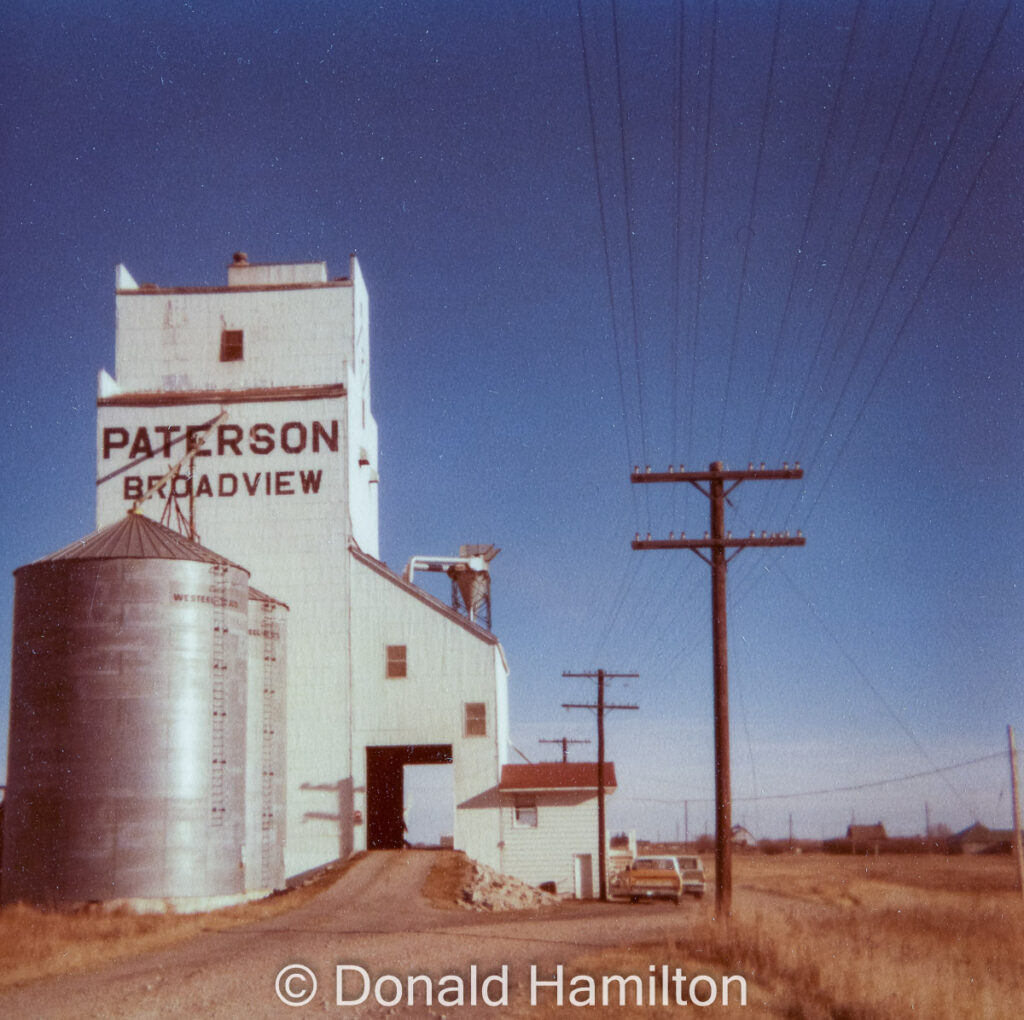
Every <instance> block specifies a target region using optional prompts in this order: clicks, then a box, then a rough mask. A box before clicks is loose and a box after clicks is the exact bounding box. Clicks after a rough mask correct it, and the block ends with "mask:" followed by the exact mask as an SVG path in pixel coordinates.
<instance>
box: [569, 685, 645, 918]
mask: <svg viewBox="0 0 1024 1020" xmlns="http://www.w3.org/2000/svg"><path fill="white" fill-rule="evenodd" d="M562 676H563V677H584V678H586V679H588V680H597V704H596V705H567V704H565V702H563V703H562V708H592V709H596V710H597V875H598V898H599V899H600V900H601V901H602V902H604V901H605V900H607V899H608V868H607V862H606V861H605V857H606V852H605V831H604V830H605V821H604V714H605V712H614V711H626V712H635V711H636V709H637V706H636V705H608V704H606V703H605V700H604V682H605V680H623V679H627V678H629V679H636V678H637V677H639V676H640V674H639V673H606V672H605V671H604V670H603V669H599V670H598V671H597V672H596V673H563V674H562Z"/></svg>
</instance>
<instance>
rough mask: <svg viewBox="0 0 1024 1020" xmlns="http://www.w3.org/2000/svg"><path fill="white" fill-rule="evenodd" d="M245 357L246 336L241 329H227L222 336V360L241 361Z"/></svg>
mask: <svg viewBox="0 0 1024 1020" xmlns="http://www.w3.org/2000/svg"><path fill="white" fill-rule="evenodd" d="M244 356H245V335H244V331H243V330H240V329H225V330H223V331H222V332H221V334H220V360H221V361H241V360H242V359H243V358H244Z"/></svg>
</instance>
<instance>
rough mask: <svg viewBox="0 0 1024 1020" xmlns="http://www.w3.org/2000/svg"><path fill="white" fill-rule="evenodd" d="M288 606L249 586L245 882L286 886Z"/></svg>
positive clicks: (260, 888) (261, 888) (260, 887)
mask: <svg viewBox="0 0 1024 1020" xmlns="http://www.w3.org/2000/svg"><path fill="white" fill-rule="evenodd" d="M287 623H288V607H287V606H286V605H285V604H284V603H283V602H279V601H278V600H277V599H273V598H271V597H270V596H269V595H265V594H264V593H263V592H261V591H257V590H256V589H255V588H250V589H249V699H248V714H249V724H248V734H247V737H246V754H247V766H246V789H247V791H248V793H247V798H246V838H245V887H246V890H247V891H249V892H254V893H255V892H271V891H273V890H274V889H283V888H284V884H285V882H284V879H285V875H284V842H285V806H286V805H285V798H286V796H287V784H286V781H285V763H286V761H287V746H286V742H285V714H286V707H285V693H286V691H285V681H286V677H287V663H286V659H285V648H286V645H287V641H286V637H287Z"/></svg>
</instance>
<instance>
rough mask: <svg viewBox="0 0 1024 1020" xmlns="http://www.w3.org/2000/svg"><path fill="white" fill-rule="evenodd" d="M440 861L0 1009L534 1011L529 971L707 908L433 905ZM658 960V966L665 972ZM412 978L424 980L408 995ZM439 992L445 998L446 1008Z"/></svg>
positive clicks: (355, 876)
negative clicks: (426, 888)
mask: <svg viewBox="0 0 1024 1020" xmlns="http://www.w3.org/2000/svg"><path fill="white" fill-rule="evenodd" d="M432 863H433V855H432V854H431V853H429V852H415V851H392V852H376V853H372V854H369V855H367V856H366V857H365V858H363V859H362V860H360V861H358V862H356V864H355V865H354V866H353V867H352V868H351V869H350V870H349V871H348V872H347V873H346V874H345V875H343V876H342V878H341V879H340V880H339V881H338V882H336V883H335V884H334V885H333V886H331V887H330V888H328V889H327V890H325V891H324V892H323V893H322V894H321V895H320V896H318V897H317V898H315V899H314V900H312V901H311V902H309V903H307V904H306V905H304V906H301V907H298V908H296V909H295V910H294V911H291V912H288V913H284V914H281V915H279V916H277V917H275V918H273V919H272V920H270V921H266V922H262V923H259V924H255V925H252V926H247V927H242V928H235V929H231V930H227V931H220V932H208V933H204V934H203V935H201V936H199V937H197V938H195V939H193V940H191V941H190V942H188V943H185V944H182V945H180V946H177V947H175V948H173V949H170V950H164V951H161V952H157V953H151V954H147V955H145V956H139V957H136V958H134V959H131V960H127V961H124V962H122V963H117V964H112V965H109V966H106V967H103V968H101V969H99V970H96V971H93V972H90V973H86V974H80V975H75V976H70V977H65V978H60V979H54V980H47V981H43V982H38V983H35V984H32V985H29V986H25V987H22V988H17V989H13V990H9V991H6V992H3V993H0V1016H4V1017H18V1018H21V1017H26V1018H28V1017H31V1018H47V1020H49V1018H54V1020H58V1018H79V1017H81V1018H92V1020H99V1018H108V1017H110V1018H113V1017H131V1018H148V1017H204V1018H206V1017H214V1018H220V1017H224V1018H235V1017H244V1018H255V1017H288V1018H290V1020H296V1018H297V1017H300V1016H302V1015H304V1014H306V1015H309V1014H318V1015H324V1014H325V1013H326V1014H333V1015H335V1016H343V1017H353V1018H355V1017H358V1018H364V1017H384V1016H411V1017H443V1016H447V1017H474V1016H500V1017H502V1018H506V1017H518V1016H530V1015H536V1013H537V1012H538V1008H535V1007H533V1006H531V967H536V978H537V980H538V982H539V981H554V980H555V979H556V968H557V966H558V965H559V964H563V965H567V966H568V965H570V964H571V963H572V961H573V960H574V959H575V958H578V957H579V956H580V955H582V954H585V953H588V952H592V951H594V950H596V949H598V948H602V947H606V946H613V945H633V944H639V943H647V942H656V941H658V940H660V939H662V938H664V937H666V936H670V935H671V934H673V932H677V931H679V929H680V926H684V925H687V924H688V923H691V922H692V921H693V919H694V918H695V917H696V916H697V913H698V912H700V911H702V910H703V909H705V908H703V907H701V906H698V905H697V904H696V903H693V902H686V903H684V904H683V905H682V906H681V907H676V906H674V905H671V904H661V903H658V904H638V905H636V906H631V905H629V904H621V903H618V904H616V903H610V904H602V903H573V902H569V903H566V904H563V905H560V906H557V907H552V908H545V909H543V910H538V911H526V912H510V913H506V914H481V913H475V912H470V911H464V910H457V909H455V910H444V909H438V908H435V907H432V906H431V905H430V904H429V903H427V902H426V901H425V900H424V899H423V898H422V897H421V896H420V889H421V888H422V885H423V882H424V879H425V877H426V875H427V872H428V871H429V869H430V867H431V864H432ZM663 955H664V954H661V955H659V956H658V958H657V959H652V960H651V961H650V963H651V964H657V965H659V967H660V965H661V964H662V963H664V962H665V961H664V959H663V958H662V957H663ZM338 967H342V968H343V969H342V970H341V972H340V973H341V977H342V982H341V987H340V988H339V985H338V973H339V972H338V971H337V969H336V968H338ZM473 967H475V968H476V970H475V971H473V970H472V969H471V968H473ZM503 967H504V968H507V970H505V971H503V970H502V968H503ZM285 968H290V969H288V970H285ZM282 972H283V973H282ZM279 975H280V977H279ZM411 975H424V977H423V979H422V980H421V981H418V982H417V983H415V985H414V986H413V988H412V993H411V995H410V988H409V985H408V978H409V977H410V976H411ZM389 976H391V977H389ZM446 976H450V977H447V979H446V980H442V979H445V978H446ZM474 978H475V979H474ZM488 979H489V980H488ZM428 980H429V983H431V984H432V993H433V1003H432V1004H431V1005H427V1004H426V990H427V985H428ZM564 980H565V982H566V983H567V982H568V976H567V975H566V976H565V978H564ZM564 987H566V994H568V987H567V984H566V985H565V986H564ZM441 990H445V998H444V999H443V1000H442V1002H444V1003H447V1004H441V1003H439V1000H438V993H439V991H441ZM460 990H461V995H462V1003H461V1004H460V1003H459V1001H458V996H459V994H460ZM503 995H504V997H503ZM339 996H340V998H341V999H342V1000H343V1002H342V1004H339V1002H338V999H339ZM555 996H556V990H555V988H554V987H553V986H552V985H540V984H537V985H536V987H535V989H534V1001H535V1003H536V1006H537V1007H540V1006H554V1005H555V1001H556V999H555ZM286 999H287V1000H290V1001H291V1002H292V1004H291V1005H286V1004H285V1002H284V1001H283V1000H286ZM307 999H308V1001H306V1000H307ZM360 999H361V1000H362V1001H359V1000H360ZM396 1000H397V1001H396ZM410 1000H411V1003H412V1004H410ZM300 1003H301V1005H300ZM391 1003H393V1005H391ZM474 1003H475V1004H474ZM488 1003H494V1004H495V1005H490V1004H488ZM607 1015H614V1012H612V1013H609V1014H607Z"/></svg>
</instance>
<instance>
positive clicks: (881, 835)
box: [846, 822, 889, 854]
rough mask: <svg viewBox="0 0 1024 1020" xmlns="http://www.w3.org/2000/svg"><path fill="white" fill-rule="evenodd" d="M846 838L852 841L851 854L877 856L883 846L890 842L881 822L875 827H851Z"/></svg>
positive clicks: (848, 828) (847, 829) (876, 823)
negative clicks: (887, 841)
mask: <svg viewBox="0 0 1024 1020" xmlns="http://www.w3.org/2000/svg"><path fill="white" fill-rule="evenodd" d="M846 838H847V839H848V840H849V841H850V853H854V854H877V853H878V852H879V850H880V849H881V847H882V844H883V843H885V842H886V840H888V838H889V837H888V836H887V835H886V832H885V826H884V825H883V824H882V823H881V822H875V824H874V825H849V826H847V828H846Z"/></svg>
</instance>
